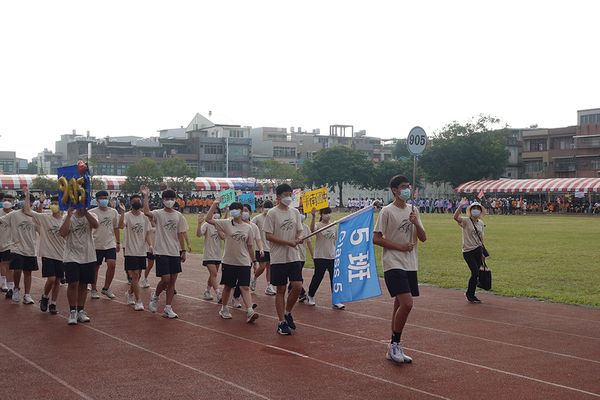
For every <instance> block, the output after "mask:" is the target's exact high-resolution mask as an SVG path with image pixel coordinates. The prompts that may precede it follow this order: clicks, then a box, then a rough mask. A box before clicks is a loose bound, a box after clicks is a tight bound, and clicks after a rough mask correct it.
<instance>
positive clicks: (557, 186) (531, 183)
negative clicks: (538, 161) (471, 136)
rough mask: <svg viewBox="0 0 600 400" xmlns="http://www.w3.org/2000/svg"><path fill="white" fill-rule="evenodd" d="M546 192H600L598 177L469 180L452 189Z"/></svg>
mask: <svg viewBox="0 0 600 400" xmlns="http://www.w3.org/2000/svg"><path fill="white" fill-rule="evenodd" d="M482 190H483V192H484V193H546V192H565V193H566V192H600V178H554V179H502V180H498V181H469V182H465V183H463V184H462V185H459V186H458V187H457V188H456V189H454V191H455V192H457V193H479V192H480V191H482Z"/></svg>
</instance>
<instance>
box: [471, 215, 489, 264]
mask: <svg viewBox="0 0 600 400" xmlns="http://www.w3.org/2000/svg"><path fill="white" fill-rule="evenodd" d="M469 219H471V218H469ZM471 223H472V224H473V228H475V233H476V234H477V237H478V238H479V241H480V242H481V251H482V252H483V256H484V257H486V258H487V257H489V256H490V253H488V251H487V249H486V248H485V246H484V245H483V240H481V236H479V231H478V230H477V225H475V222H473V220H472V219H471Z"/></svg>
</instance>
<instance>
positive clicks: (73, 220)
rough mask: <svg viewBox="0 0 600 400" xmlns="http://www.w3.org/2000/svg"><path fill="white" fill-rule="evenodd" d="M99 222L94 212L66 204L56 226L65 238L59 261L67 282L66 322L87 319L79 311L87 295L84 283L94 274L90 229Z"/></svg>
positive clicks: (93, 254)
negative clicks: (63, 214)
mask: <svg viewBox="0 0 600 400" xmlns="http://www.w3.org/2000/svg"><path fill="white" fill-rule="evenodd" d="M99 226H100V224H99V223H98V220H97V219H96V215H95V214H92V213H90V212H89V211H88V209H87V208H85V207H84V208H80V209H78V210H75V209H74V208H73V207H69V209H68V210H67V215H66V217H65V218H64V220H63V224H62V226H61V227H60V236H62V237H64V238H65V239H66V241H65V252H64V254H63V263H64V270H65V280H66V282H67V284H68V287H67V299H68V300H69V309H70V312H69V321H68V324H69V325H77V322H78V321H79V322H90V318H89V317H88V316H87V314H86V312H85V311H84V310H83V309H84V307H85V300H86V297H87V285H88V284H93V283H94V280H95V277H96V272H95V268H96V260H97V257H96V249H95V248H94V236H93V230H94V229H98V227H99Z"/></svg>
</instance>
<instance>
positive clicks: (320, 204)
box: [302, 187, 329, 212]
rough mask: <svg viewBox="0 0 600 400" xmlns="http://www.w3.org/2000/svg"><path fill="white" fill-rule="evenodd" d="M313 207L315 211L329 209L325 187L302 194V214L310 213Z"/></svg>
mask: <svg viewBox="0 0 600 400" xmlns="http://www.w3.org/2000/svg"><path fill="white" fill-rule="evenodd" d="M313 207H314V208H316V209H317V210H321V209H323V208H327V207H329V200H328V199H327V188H326V187H324V188H321V189H317V190H313V191H310V192H305V193H302V209H303V210H304V212H310V210H312V208H313Z"/></svg>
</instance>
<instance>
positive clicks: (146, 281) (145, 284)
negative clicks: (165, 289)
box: [142, 278, 150, 288]
mask: <svg viewBox="0 0 600 400" xmlns="http://www.w3.org/2000/svg"><path fill="white" fill-rule="evenodd" d="M142 287H143V288H149V287H150V282H148V279H146V278H144V279H142Z"/></svg>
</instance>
